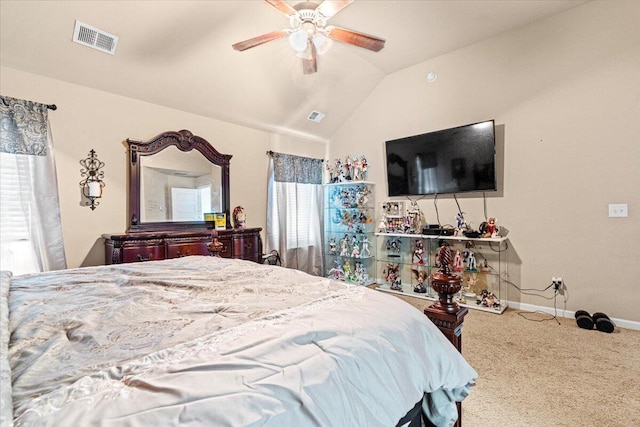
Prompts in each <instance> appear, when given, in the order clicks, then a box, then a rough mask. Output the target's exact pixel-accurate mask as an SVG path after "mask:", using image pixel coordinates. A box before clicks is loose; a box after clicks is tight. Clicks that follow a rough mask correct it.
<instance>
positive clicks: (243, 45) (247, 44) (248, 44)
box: [232, 30, 290, 52]
mask: <svg viewBox="0 0 640 427" xmlns="http://www.w3.org/2000/svg"><path fill="white" fill-rule="evenodd" d="M289 32H290V30H276V31H272V32H270V33H267V34H263V35H261V36H257V37H253V38H251V39H248V40H245V41H242V42H238V43H236V44H234V45H232V47H233V48H234V49H235V50H239V51H240V52H242V51H243V50H247V49H251V48H252V47H256V46H259V45H261V44H263V43H266V42H270V41H272V40H277V39H279V38H282V37H285V36H288V35H289Z"/></svg>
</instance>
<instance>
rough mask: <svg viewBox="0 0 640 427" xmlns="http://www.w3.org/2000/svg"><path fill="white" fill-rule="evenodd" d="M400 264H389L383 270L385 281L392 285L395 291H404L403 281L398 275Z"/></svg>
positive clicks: (391, 287)
mask: <svg viewBox="0 0 640 427" xmlns="http://www.w3.org/2000/svg"><path fill="white" fill-rule="evenodd" d="M399 270H400V266H399V265H398V264H387V268H386V269H385V270H384V271H383V272H382V274H384V275H385V281H386V282H387V283H388V284H389V285H390V289H391V290H394V291H402V281H401V280H400V277H399V276H398V271H399Z"/></svg>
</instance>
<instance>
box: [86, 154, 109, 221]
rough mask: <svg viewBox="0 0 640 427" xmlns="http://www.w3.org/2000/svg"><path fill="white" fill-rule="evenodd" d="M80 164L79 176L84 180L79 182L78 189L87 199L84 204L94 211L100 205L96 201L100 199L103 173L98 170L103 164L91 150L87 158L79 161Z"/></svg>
mask: <svg viewBox="0 0 640 427" xmlns="http://www.w3.org/2000/svg"><path fill="white" fill-rule="evenodd" d="M80 164H81V165H82V166H84V169H80V176H81V177H83V178H84V179H83V180H82V181H80V187H81V188H82V194H83V195H84V197H86V198H87V199H88V201H86V202H84V204H85V205H87V206H89V207H90V208H91V210H94V209H95V208H96V206H98V205H99V204H100V203H99V202H96V199H99V198H100V197H102V187H104V182H102V179H103V178H104V171H101V170H100V169H102V168H103V167H104V162H101V161H100V160H99V159H98V157H97V156H96V152H95V151H94V150H91V151H89V157H87V158H86V159H83V160H80Z"/></svg>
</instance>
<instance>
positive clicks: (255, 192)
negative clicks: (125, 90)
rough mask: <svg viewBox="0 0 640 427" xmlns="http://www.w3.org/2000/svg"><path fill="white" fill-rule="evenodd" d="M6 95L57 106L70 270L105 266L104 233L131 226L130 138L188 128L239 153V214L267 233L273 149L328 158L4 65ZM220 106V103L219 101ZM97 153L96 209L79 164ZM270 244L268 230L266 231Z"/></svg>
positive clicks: (283, 140)
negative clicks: (87, 197)
mask: <svg viewBox="0 0 640 427" xmlns="http://www.w3.org/2000/svg"><path fill="white" fill-rule="evenodd" d="M0 93H2V94H3V95H6V96H11V97H15V98H21V99H28V100H31V101H37V102H42V103H47V104H56V105H57V106H58V109H57V110H56V111H51V112H50V114H49V118H50V123H51V129H52V132H53V138H54V152H55V156H56V165H57V174H58V186H59V190H60V204H61V213H62V229H63V235H64V241H65V252H66V255H67V263H68V266H69V267H70V268H72V267H78V266H87V265H99V264H103V263H104V246H103V240H102V239H101V237H100V236H101V235H102V234H103V233H122V232H124V231H125V230H126V228H127V225H128V223H127V215H126V211H125V210H126V197H127V187H126V186H127V177H126V170H127V169H126V167H127V157H126V149H125V145H124V143H123V141H124V140H125V139H126V138H134V139H139V140H146V139H149V138H151V137H153V136H155V135H157V134H159V133H161V132H164V131H167V130H180V129H188V130H190V131H191V132H193V133H194V134H196V135H199V136H202V137H203V138H205V139H207V140H208V141H209V142H211V144H212V145H213V146H214V147H215V148H216V149H217V150H218V151H219V152H221V153H224V154H231V155H233V158H232V159H231V176H230V182H231V208H232V209H233V207H234V206H237V205H242V206H243V207H244V208H245V211H246V213H247V225H248V226H251V227H263V229H264V227H265V222H266V200H267V195H266V190H267V166H268V157H267V156H266V154H265V153H266V151H267V150H274V151H278V152H283V153H290V154H296V155H304V156H310V157H315V158H324V156H325V151H326V144H325V143H323V142H317V141H311V140H306V139H301V138H296V137H292V136H289V135H281V134H276V133H269V132H264V131H258V130H253V129H249V128H246V127H242V126H237V125H233V124H229V123H226V122H222V121H218V120H212V119H208V118H205V117H202V116H197V115H194V114H189V113H186V112H183V111H178V110H173V109H170V108H165V107H162V106H158V105H153V104H149V103H145V102H141V101H138V100H134V99H130V98H126V97H122V96H117V95H113V94H110V93H106V92H101V91H97V90H93V89H89V88H86V87H82V86H78V85H73V84H69V83H65V82H62V81H58V80H52V79H49V78H45V77H41V76H37V75H34V74H29V73H25V72H22V71H17V70H14V69H10V68H6V67H0ZM212 102H215V100H212ZM92 148H93V149H95V150H96V152H97V154H98V157H99V158H100V160H102V161H104V162H105V163H106V166H105V167H104V172H105V183H106V187H105V188H104V194H103V197H102V199H101V200H100V206H98V207H97V208H96V210H95V211H91V210H90V209H89V208H88V207H84V206H81V205H80V187H79V182H80V179H81V177H80V169H81V166H80V164H79V163H78V162H79V161H80V160H81V159H83V158H85V157H87V155H88V154H89V150H91V149H92ZM263 238H264V231H263Z"/></svg>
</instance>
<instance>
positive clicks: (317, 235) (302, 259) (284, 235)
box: [267, 152, 323, 276]
mask: <svg viewBox="0 0 640 427" xmlns="http://www.w3.org/2000/svg"><path fill="white" fill-rule="evenodd" d="M270 154H271V157H270V159H269V179H268V190H267V198H268V200H267V249H268V251H271V250H273V249H275V250H277V251H278V252H279V253H280V256H281V258H282V265H283V266H284V267H287V268H293V269H297V270H302V271H305V272H307V273H309V274H313V275H316V276H321V275H322V274H323V255H322V202H323V193H322V160H318V159H311V158H308V157H299V156H292V155H288V154H281V153H271V152H270Z"/></svg>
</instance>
